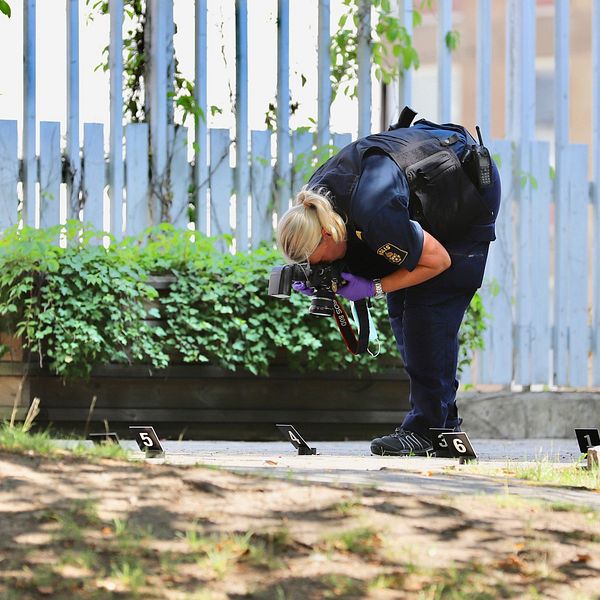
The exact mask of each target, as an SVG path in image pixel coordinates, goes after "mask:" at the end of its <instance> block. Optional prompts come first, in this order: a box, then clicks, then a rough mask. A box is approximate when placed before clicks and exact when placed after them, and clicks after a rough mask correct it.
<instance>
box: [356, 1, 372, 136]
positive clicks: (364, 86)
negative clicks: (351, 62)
mask: <svg viewBox="0 0 600 600" xmlns="http://www.w3.org/2000/svg"><path fill="white" fill-rule="evenodd" d="M370 41H371V3H370V2H369V0H360V2H359V11H358V49H357V54H358V57H357V58H358V90H357V93H358V137H364V136H366V135H369V134H370V133H371V45H370Z"/></svg>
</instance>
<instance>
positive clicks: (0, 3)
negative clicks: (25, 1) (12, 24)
mask: <svg viewBox="0 0 600 600" xmlns="http://www.w3.org/2000/svg"><path fill="white" fill-rule="evenodd" d="M0 12H1V13H2V14H3V15H6V16H7V17H8V18H10V16H11V10H10V4H9V3H8V2H7V1H6V0H0Z"/></svg>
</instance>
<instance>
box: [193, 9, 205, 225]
mask: <svg viewBox="0 0 600 600" xmlns="http://www.w3.org/2000/svg"><path fill="white" fill-rule="evenodd" d="M195 1H196V11H195V20H196V32H195V58H196V62H195V65H194V78H195V81H194V98H195V100H196V104H197V105H198V108H199V109H200V110H201V111H202V116H199V115H196V117H195V128H196V144H195V148H194V197H195V202H196V229H197V230H198V231H201V232H202V233H206V232H207V231H208V212H207V196H208V129H207V125H206V119H207V115H208V112H207V108H208V102H207V90H208V85H207V79H208V77H207V72H208V71H207V63H208V36H207V16H208V7H207V0H195Z"/></svg>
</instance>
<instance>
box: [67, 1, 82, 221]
mask: <svg viewBox="0 0 600 600" xmlns="http://www.w3.org/2000/svg"><path fill="white" fill-rule="evenodd" d="M79 65H80V62H79V0H68V4H67V136H66V137H67V139H66V160H67V164H68V177H67V219H77V218H79V203H80V198H79V196H80V189H81V159H80V157H79V118H80V112H79Z"/></svg>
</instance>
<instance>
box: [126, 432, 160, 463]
mask: <svg viewBox="0 0 600 600" xmlns="http://www.w3.org/2000/svg"><path fill="white" fill-rule="evenodd" d="M129 429H130V430H131V431H132V432H133V433H134V434H135V441H136V442H137V445H138V446H139V449H140V450H141V451H142V452H144V453H145V454H146V456H147V457H150V458H152V457H156V456H161V455H163V454H164V453H165V451H164V450H163V447H162V446H161V444H160V441H159V439H158V436H157V435H156V432H155V431H154V427H152V426H151V425H133V426H131V427H129Z"/></svg>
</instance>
